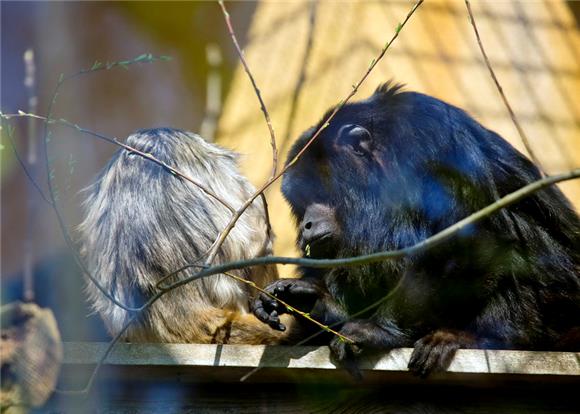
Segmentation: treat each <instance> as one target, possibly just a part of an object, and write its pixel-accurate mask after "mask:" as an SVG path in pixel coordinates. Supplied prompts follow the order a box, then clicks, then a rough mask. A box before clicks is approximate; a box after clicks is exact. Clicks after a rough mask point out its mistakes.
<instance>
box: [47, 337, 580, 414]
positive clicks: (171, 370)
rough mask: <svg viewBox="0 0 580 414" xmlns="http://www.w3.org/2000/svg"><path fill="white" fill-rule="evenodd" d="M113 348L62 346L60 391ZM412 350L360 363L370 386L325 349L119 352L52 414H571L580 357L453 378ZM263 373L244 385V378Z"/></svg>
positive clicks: (502, 359) (477, 358)
mask: <svg viewBox="0 0 580 414" xmlns="http://www.w3.org/2000/svg"><path fill="white" fill-rule="evenodd" d="M106 346H107V344H106V343H78V342H72V343H71V342H69V343H65V344H64V351H65V352H64V367H63V374H62V376H61V388H64V389H71V388H72V389H75V388H76V389H78V388H79V387H83V386H84V384H86V381H87V379H88V378H89V375H90V373H91V371H92V369H93V368H94V364H95V363H96V362H97V361H98V360H99V359H100V357H101V355H102V354H103V352H104V351H105V348H106ZM411 352H412V349H408V348H405V349H395V350H393V351H391V352H388V353H384V354H380V355H376V356H375V357H374V358H366V359H363V360H362V361H361V364H360V366H361V368H362V371H363V372H362V373H363V380H358V379H354V378H353V377H351V376H350V375H349V374H348V373H347V372H346V371H345V370H343V369H336V367H335V366H334V364H333V363H332V362H331V360H330V358H329V350H328V348H327V347H287V346H286V347H285V346H244V345H199V344H128V343H120V344H118V345H117V346H116V347H115V350H114V351H113V353H112V354H111V356H110V358H109V359H108V360H107V362H106V363H105V364H104V366H103V367H102V368H101V371H100V372H99V375H98V376H97V381H96V383H95V384H94V385H93V387H92V389H91V393H90V394H88V395H81V396H76V397H75V396H70V395H66V394H62V395H55V398H54V399H53V400H52V401H51V402H50V403H49V404H48V405H47V406H46V407H44V408H45V409H46V410H47V411H49V412H53V411H55V412H59V413H63V414H64V413H79V412H98V413H135V412H139V413H158V412H171V413H174V412H175V413H196V414H198V413H223V412H231V413H248V414H249V413H256V412H262V413H288V414H290V413H292V414H295V413H313V412H317V413H390V414H427V413H429V414H443V413H444V414H459V413H472V414H484V413H485V414H492V413H493V414H496V413H509V414H519V413H521V414H524V413H525V414H548V413H550V414H553V413H562V414H572V413H574V414H575V413H577V412H578V410H577V408H578V404H577V402H576V400H575V392H576V390H577V389H578V388H579V385H580V354H579V353H557V352H530V351H503V350H500V351H497V350H494V351H491V350H460V351H459V352H458V353H457V357H456V358H455V360H454V362H453V363H452V365H451V367H450V372H448V373H444V374H438V375H435V376H433V377H430V378H429V379H428V380H422V379H419V378H416V377H413V376H412V375H411V374H410V373H409V372H408V371H407V368H406V366H407V361H408V359H409V356H410V355H411ZM256 367H262V368H261V369H260V370H259V371H258V372H257V373H255V375H253V376H251V377H250V379H248V380H247V381H245V382H240V378H241V377H243V376H244V375H246V374H248V372H251V371H252V370H253V369H254V368H256Z"/></svg>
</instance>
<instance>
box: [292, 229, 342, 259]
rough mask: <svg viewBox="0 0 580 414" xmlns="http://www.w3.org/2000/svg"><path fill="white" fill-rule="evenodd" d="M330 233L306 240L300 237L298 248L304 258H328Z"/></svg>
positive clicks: (331, 236)
mask: <svg viewBox="0 0 580 414" xmlns="http://www.w3.org/2000/svg"><path fill="white" fill-rule="evenodd" d="M333 239H334V237H333V234H332V232H328V233H322V234H319V235H317V236H316V237H314V238H312V239H309V240H306V239H303V238H302V237H300V240H299V243H298V244H299V246H300V250H301V251H302V254H303V256H304V257H312V258H328V257H330V256H331V252H332V245H333V243H332V241H333Z"/></svg>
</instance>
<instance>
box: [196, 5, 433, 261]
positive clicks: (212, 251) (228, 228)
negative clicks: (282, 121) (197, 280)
mask: <svg viewBox="0 0 580 414" xmlns="http://www.w3.org/2000/svg"><path fill="white" fill-rule="evenodd" d="M421 4H423V0H419V1H417V3H415V5H414V6H413V8H412V9H411V10H410V11H409V13H408V14H407V16H406V17H405V19H404V20H403V22H402V23H399V25H398V26H397V28H396V29H395V34H394V35H393V37H392V38H391V40H390V41H388V42H387V43H386V44H385V46H384V47H383V48H382V49H381V51H380V53H379V54H378V56H377V57H376V58H375V59H373V60H372V62H371V64H370V65H369V68H368V69H367V71H366V72H365V73H364V75H363V76H362V78H361V79H360V80H359V81H358V82H357V83H356V84H355V85H353V88H352V90H351V92H350V93H349V94H348V96H347V97H346V98H345V99H344V100H342V101H341V103H340V104H339V105H338V106H337V107H336V108H335V109H334V111H333V112H332V113H331V114H330V115H329V116H328V117H327V118H326V119H325V120H324V122H323V123H322V125H321V127H320V128H319V129H318V130H317V131H316V132H315V133H314V135H313V136H312V138H311V139H310V140H309V141H308V142H307V143H306V145H305V146H304V148H302V150H301V151H300V152H299V153H298V154H296V156H295V157H294V158H293V159H292V160H291V161H290V162H289V163H288V164H287V165H286V166H285V167H284V168H283V169H282V170H281V171H280V172H279V173H277V174H276V175H274V176H273V177H272V178H270V179H269V180H268V181H267V182H266V183H265V184H264V185H262V187H260V188H259V189H258V190H257V191H256V192H255V193H254V194H253V195H252V196H251V197H250V198H249V199H248V200H246V202H245V203H244V204H242V206H241V207H240V208H239V209H238V210H237V211H236V213H235V214H234V215H233V216H232V218H231V219H230V221H229V223H228V224H227V225H226V227H225V228H224V229H223V230H222V232H221V233H220V235H219V237H218V238H217V239H216V241H215V242H214V243H213V245H212V248H211V249H210V254H209V256H208V258H207V260H206V264H210V263H211V262H212V261H213V259H214V258H215V256H216V255H217V252H218V249H219V248H220V246H221V245H222V244H223V242H224V240H225V239H226V237H228V235H229V234H230V232H231V231H232V229H233V228H234V226H235V225H236V222H237V221H238V219H239V218H240V216H241V215H242V214H243V213H244V211H246V209H247V208H248V206H249V205H250V204H252V202H253V201H254V200H255V199H256V198H257V197H258V196H259V195H260V194H261V193H263V192H264V191H265V190H266V189H267V188H268V187H270V186H271V185H272V183H274V181H276V180H277V179H279V178H280V177H281V176H282V175H283V174H284V173H285V172H286V171H288V169H289V168H290V167H292V166H293V165H294V164H295V163H296V162H297V161H298V159H299V158H300V157H301V156H302V154H303V153H304V151H306V149H307V148H308V147H309V146H310V145H311V144H312V143H313V142H314V140H315V139H316V138H318V136H319V135H320V133H321V132H322V131H323V130H324V129H325V128H326V127H327V126H328V125H329V123H330V121H331V120H332V119H333V118H334V117H335V115H336V114H337V113H338V111H340V109H342V107H343V106H344V105H346V103H347V102H348V101H349V100H350V99H351V98H352V97H353V96H354V95H355V94H356V93H357V92H358V89H359V88H360V86H361V85H362V84H363V82H364V81H365V80H366V79H367V78H368V76H369V75H370V73H371V72H372V70H373V69H374V68H375V66H376V65H377V64H378V63H379V61H380V60H381V59H382V58H383V56H384V55H385V53H386V52H387V50H388V49H389V47H391V45H392V44H393V42H394V41H395V39H396V38H397V37H398V36H399V33H400V32H401V30H402V29H403V27H405V25H406V24H407V22H408V21H409V19H410V18H411V16H412V15H413V14H414V13H415V11H416V10H417V9H418V8H419V6H421Z"/></svg>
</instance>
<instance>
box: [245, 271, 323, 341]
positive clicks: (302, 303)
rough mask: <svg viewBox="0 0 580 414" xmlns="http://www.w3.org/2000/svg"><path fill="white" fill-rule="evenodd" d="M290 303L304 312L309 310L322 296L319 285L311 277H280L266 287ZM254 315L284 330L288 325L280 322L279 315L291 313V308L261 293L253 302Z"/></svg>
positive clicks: (270, 292) (266, 289) (274, 327)
mask: <svg viewBox="0 0 580 414" xmlns="http://www.w3.org/2000/svg"><path fill="white" fill-rule="evenodd" d="M264 290H265V291H266V292H268V293H269V294H270V295H273V296H275V297H277V298H279V299H280V300H282V301H284V302H285V303H287V304H288V305H290V306H292V307H294V308H296V309H299V310H301V311H303V312H309V311H310V310H311V309H312V307H313V306H314V304H315V303H316V299H318V297H319V296H320V287H319V285H318V284H317V283H316V282H315V281H313V280H309V279H279V280H276V281H275V282H272V283H271V284H270V285H268V286H267V287H266V288H265V289H264ZM252 311H253V312H254V315H256V317H257V318H258V319H260V320H261V321H262V322H264V323H267V324H268V325H270V326H271V327H272V328H273V329H277V330H279V331H284V330H285V329H286V326H285V325H284V324H282V323H281V322H280V318H279V315H282V314H283V313H290V310H289V309H288V308H287V307H286V306H285V305H283V304H281V303H280V302H278V301H277V300H275V299H273V298H271V297H270V296H268V295H266V294H264V293H260V294H259V295H258V297H257V298H256V300H254V303H253V304H252Z"/></svg>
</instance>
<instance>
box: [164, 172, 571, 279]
mask: <svg viewBox="0 0 580 414" xmlns="http://www.w3.org/2000/svg"><path fill="white" fill-rule="evenodd" d="M579 177H580V168H576V169H573V170H571V171H568V172H566V173H562V174H557V175H552V176H548V177H544V178H542V179H540V180H538V181H534V182H533V183H530V184H528V185H526V186H524V187H522V188H520V189H519V190H517V191H514V192H513V193H510V194H508V195H506V196H504V197H502V198H500V199H499V200H497V201H496V202H494V203H492V204H490V205H488V206H487V207H484V208H482V209H481V210H479V211H476V212H475V213H473V214H470V215H469V216H467V217H465V218H464V219H462V220H460V221H458V222H457V223H455V224H453V225H452V226H449V227H447V228H446V229H444V230H442V231H440V232H439V233H436V234H434V235H433V236H431V237H429V238H427V239H425V240H423V241H421V242H419V243H417V244H414V245H413V246H409V247H405V248H402V249H399V250H389V251H383V252H377V253H371V254H367V255H362V256H356V257H349V258H342V259H306V258H297V257H278V256H266V257H256V258H253V259H248V260H240V261H237V262H230V263H224V264H220V265H215V266H212V267H209V268H207V269H206V270H202V271H201V272H199V273H197V274H196V275H194V276H192V277H191V278H199V277H206V276H210V275H212V274H217V273H223V272H227V271H230V270H236V269H243V268H247V267H252V266H261V265H269V264H283V265H286V264H292V265H298V266H302V267H312V268H330V267H351V266H360V265H364V264H370V263H375V262H380V261H383V260H395V259H401V258H403V257H406V256H408V255H411V254H415V253H417V252H419V251H423V250H426V249H429V248H432V247H435V246H436V245H438V244H440V243H442V242H444V241H446V240H448V239H449V238H451V237H453V236H454V235H456V234H457V233H458V232H460V231H461V230H462V229H464V228H465V227H466V226H469V225H472V224H475V223H477V222H479V221H481V220H483V219H485V218H487V217H489V216H490V215H491V214H493V213H495V212H496V211H498V210H501V209H503V208H505V207H508V206H510V205H512V204H514V203H516V202H518V201H520V200H522V199H523V198H526V197H528V196H529V195H531V194H533V193H535V192H536V191H539V190H542V189H543V188H545V187H548V186H550V185H553V184H555V183H559V182H562V181H568V180H574V179H577V178H579ZM194 266H197V265H186V266H183V267H181V268H179V269H177V270H175V271H174V272H172V274H171V275H175V274H177V273H179V272H182V271H184V270H187V269H189V268H190V267H194ZM187 283H189V280H188V279H187V278H186V279H182V280H180V281H178V282H175V283H174V284H172V285H170V286H168V288H167V289H175V288H176V287H178V286H181V285H185V284H187Z"/></svg>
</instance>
